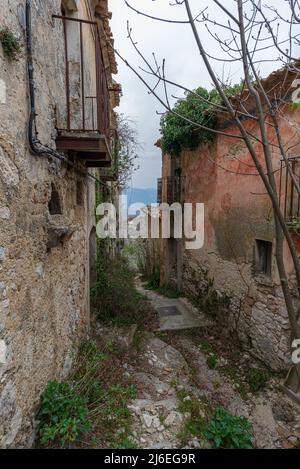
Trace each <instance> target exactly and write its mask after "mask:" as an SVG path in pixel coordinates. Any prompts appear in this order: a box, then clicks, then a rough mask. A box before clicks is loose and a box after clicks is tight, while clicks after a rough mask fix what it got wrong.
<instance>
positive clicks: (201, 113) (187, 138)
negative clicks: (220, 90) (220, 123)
mask: <svg viewBox="0 0 300 469" xmlns="http://www.w3.org/2000/svg"><path fill="white" fill-rule="evenodd" d="M196 93H198V94H199V95H200V96H201V97H203V98H204V99H206V100H209V101H212V102H215V101H216V99H218V95H217V93H216V92H215V91H207V90H206V89H204V88H198V89H197V90H196ZM210 108H211V105H210V104H208V103H206V102H204V101H202V100H201V99H199V98H198V97H197V96H196V95H195V94H194V93H188V94H186V97H185V99H182V100H179V101H178V102H177V103H176V104H175V106H174V109H173V110H174V111H175V112H176V113H177V114H179V115H177V114H174V113H172V112H168V113H167V114H165V115H164V116H163V117H162V119H161V134H162V150H163V152H164V153H170V154H175V155H178V154H179V153H180V152H181V150H182V149H183V148H187V149H191V150H192V149H194V148H196V147H197V146H198V145H199V143H201V142H206V141H209V140H212V138H213V137H214V134H213V133H212V132H209V131H205V130H201V131H198V132H195V124H192V123H189V122H187V121H186V120H184V119H182V117H180V116H183V117H185V118H187V119H190V120H191V121H193V122H194V123H197V124H202V125H205V126H207V127H212V128H213V127H214V126H215V124H216V117H215V116H214V115H213V114H212V113H209V110H210Z"/></svg>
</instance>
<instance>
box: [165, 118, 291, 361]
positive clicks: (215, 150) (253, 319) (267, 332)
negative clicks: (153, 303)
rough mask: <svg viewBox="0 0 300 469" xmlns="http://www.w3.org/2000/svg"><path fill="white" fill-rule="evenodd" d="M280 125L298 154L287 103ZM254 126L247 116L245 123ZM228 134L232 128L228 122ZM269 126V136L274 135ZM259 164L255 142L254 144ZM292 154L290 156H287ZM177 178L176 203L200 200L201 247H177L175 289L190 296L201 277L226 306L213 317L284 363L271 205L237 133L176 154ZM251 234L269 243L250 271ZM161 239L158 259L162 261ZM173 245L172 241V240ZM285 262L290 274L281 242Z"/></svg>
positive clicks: (286, 342)
mask: <svg viewBox="0 0 300 469" xmlns="http://www.w3.org/2000/svg"><path fill="white" fill-rule="evenodd" d="M283 114H284V115H285V118H284V119H282V122H281V132H282V136H283V139H284V142H288V144H289V146H290V148H293V155H297V154H299V150H300V148H299V143H298V140H297V139H298V136H297V134H296V133H295V128H296V126H295V125H293V126H292V125H291V124H290V122H294V123H295V119H296V120H297V119H298V120H299V113H296V114H297V115H296V114H293V115H291V112H290V110H289V109H286V110H285V111H284V113H283ZM245 126H249V130H250V129H251V132H252V133H253V132H254V133H255V131H256V129H255V128H254V126H253V122H251V123H250V122H245ZM228 132H230V133H231V134H238V129H236V128H235V127H234V126H231V127H230V128H229V130H228ZM272 132H273V131H272V129H271V128H269V140H270V142H273V141H275V136H274V134H273V133H272ZM254 145H255V147H256V149H257V152H258V154H259V157H260V159H261V162H262V163H263V154H262V148H261V147H260V144H259V143H255V144H254ZM291 156H292V155H291ZM180 159H181V168H182V176H183V178H184V181H185V191H184V202H194V203H196V202H198V203H204V204H205V243H204V247H203V248H202V249H201V250H195V251H194V250H189V251H188V250H184V243H181V246H183V252H182V256H183V278H182V288H183V289H184V290H185V291H187V292H188V293H192V294H194V295H197V293H199V291H201V290H202V289H204V290H205V285H207V282H208V280H209V279H211V280H213V285H214V289H215V290H216V291H217V293H218V294H219V296H220V299H222V297H226V298H227V297H228V298H230V301H231V305H230V308H229V310H228V311H226V312H224V314H223V317H221V318H218V320H219V321H221V323H223V324H224V327H225V325H226V326H227V327H228V329H229V330H231V331H232V332H235V333H237V334H238V336H239V338H240V340H242V342H243V343H244V345H245V347H248V348H249V349H250V350H251V351H252V352H253V353H254V354H256V355H257V356H258V357H259V358H261V359H262V360H263V361H264V362H265V363H266V364H267V365H269V366H271V367H272V368H274V369H283V368H286V367H287V365H288V364H290V360H291V353H290V348H289V346H290V328H289V321H288V317H287V312H286V308H285V303H284V299H283V294H282V291H281V286H280V281H279V277H278V272H277V267H276V260H275V240H274V226H273V216H272V209H271V204H270V201H269V198H268V195H267V194H266V190H265V188H264V186H263V184H262V182H261V180H260V177H258V176H253V175H251V174H253V173H255V172H256V171H255V168H254V165H253V162H252V159H251V156H250V154H249V153H248V151H247V149H246V147H245V145H244V143H243V142H241V141H240V140H234V139H232V138H229V137H227V136H222V135H219V136H218V137H216V138H215V139H214V141H213V142H212V143H211V144H206V145H202V146H200V147H199V148H198V149H197V150H195V151H185V152H182V154H181V157H180ZM273 164H274V170H275V171H276V173H275V177H276V178H277V181H278V184H279V176H280V172H279V171H278V170H279V168H280V156H279V155H278V153H277V152H276V149H274V154H273ZM170 167H171V164H170V156H169V155H164V157H163V175H164V176H166V175H170V172H169V171H170ZM255 239H259V240H265V241H269V242H272V243H273V246H272V259H271V273H270V276H268V275H260V274H257V273H255V271H254V246H255ZM167 244H168V242H166V246H165V249H164V252H165V253H166V254H165V260H164V264H165V265H168V264H169V263H170V260H169V258H168V246H167ZM179 245H180V244H179ZM285 262H286V268H287V271H288V273H289V275H290V278H291V281H292V277H293V271H292V267H291V260H290V256H289V253H288V250H287V248H286V246H285Z"/></svg>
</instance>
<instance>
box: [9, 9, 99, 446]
mask: <svg viewBox="0 0 300 469" xmlns="http://www.w3.org/2000/svg"><path fill="white" fill-rule="evenodd" d="M69 3H73V2H69ZM95 3H96V2H91V4H92V6H93V7H94V6H95ZM81 4H82V5H81ZM86 4H88V2H85V1H84V0H81V1H80V2H79V1H78V2H77V6H78V7H79V6H80V5H81V9H82V14H87V10H86ZM83 5H85V6H84V7H83ZM52 14H61V1H60V0H51V1H50V0H49V1H44V0H43V1H40V0H36V1H33V2H32V30H33V56H34V65H35V80H36V106H37V114H38V116H37V127H38V132H39V134H38V137H39V139H40V141H41V142H42V143H44V144H47V145H49V146H51V147H53V148H55V136H56V129H55V125H56V121H55V116H56V110H57V107H58V105H60V106H61V105H62V104H63V103H65V102H66V101H65V99H66V98H65V64H64V43H63V30H62V24H61V22H60V21H55V20H53V19H52ZM6 27H7V28H9V29H10V30H11V31H12V32H13V33H14V34H16V35H17V36H18V37H20V40H21V42H22V44H23V46H24V47H23V51H22V53H21V56H20V57H19V59H18V60H17V61H16V60H8V59H7V58H6V57H5V55H4V53H3V50H2V47H1V45H0V83H1V93H0V98H1V99H0V343H1V351H2V353H1V357H0V361H1V363H0V447H2V448H7V447H28V446H30V445H31V444H32V442H33V439H34V429H35V428H34V427H35V424H34V413H35V411H36V409H37V407H38V403H39V398H40V394H41V392H42V391H43V390H44V388H45V386H46V384H47V382H48V381H49V380H51V379H59V378H64V377H66V376H67V375H68V372H69V371H70V368H71V365H72V359H73V356H74V351H75V350H76V348H77V345H78V344H79V342H80V340H81V339H82V338H83V337H85V336H86V334H87V331H88V328H89V253H88V250H89V241H90V239H89V238H90V233H91V231H92V230H93V227H94V226H95V220H94V213H95V212H94V208H95V188H94V182H93V181H92V180H91V179H88V178H86V176H82V175H81V174H78V173H76V172H75V171H74V170H73V169H72V168H70V167H67V166H66V165H65V164H64V163H60V162H59V161H58V160H50V159H48V158H47V157H44V156H41V157H39V156H35V155H33V154H31V152H30V151H29V148H28V143H27V124H28V115H29V104H28V102H29V101H28V85H27V74H26V53H25V2H24V1H18V0H2V1H1V3H0V28H6ZM60 115H61V114H60ZM56 193H57V194H56ZM57 195H58V197H59V205H60V210H59V207H57V201H55V200H54V199H55V198H57ZM51 197H52V206H51V203H50V201H51ZM53 203H54V205H53ZM49 204H50V206H49ZM53 206H54V214H52V215H51V214H50V211H49V207H51V208H52V209H53ZM55 207H56V210H55ZM52 211H53V210H52ZM55 212H61V213H55Z"/></svg>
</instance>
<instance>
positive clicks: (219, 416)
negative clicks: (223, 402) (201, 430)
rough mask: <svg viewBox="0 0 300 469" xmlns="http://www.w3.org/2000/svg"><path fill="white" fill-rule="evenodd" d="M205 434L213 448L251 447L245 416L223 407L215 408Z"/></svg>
mask: <svg viewBox="0 0 300 469" xmlns="http://www.w3.org/2000/svg"><path fill="white" fill-rule="evenodd" d="M205 436H206V438H207V439H208V440H209V441H211V442H212V445H213V447H214V448H226V449H250V448H253V444H252V433H251V424H250V422H249V421H248V420H247V419H246V418H245V417H240V416H236V415H233V414H231V413H230V412H227V411H226V410H225V409H224V408H223V407H218V408H217V409H216V410H215V413H214V415H213V417H212V420H211V422H210V424H209V425H208V427H207V429H206V431H205Z"/></svg>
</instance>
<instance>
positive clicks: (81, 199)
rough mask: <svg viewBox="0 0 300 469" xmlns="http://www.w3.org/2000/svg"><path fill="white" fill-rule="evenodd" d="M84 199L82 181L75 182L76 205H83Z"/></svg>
mask: <svg viewBox="0 0 300 469" xmlns="http://www.w3.org/2000/svg"><path fill="white" fill-rule="evenodd" d="M83 202H84V197H83V183H82V181H77V184H76V204H77V205H81V206H82V205H83Z"/></svg>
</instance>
